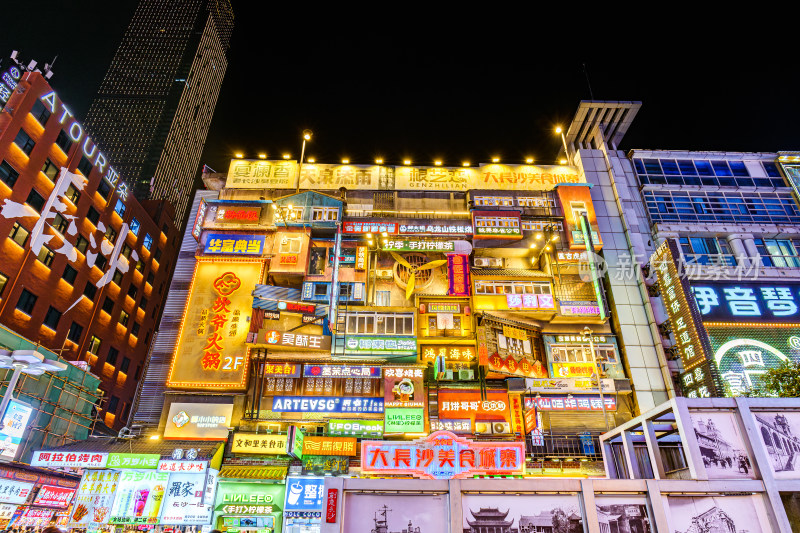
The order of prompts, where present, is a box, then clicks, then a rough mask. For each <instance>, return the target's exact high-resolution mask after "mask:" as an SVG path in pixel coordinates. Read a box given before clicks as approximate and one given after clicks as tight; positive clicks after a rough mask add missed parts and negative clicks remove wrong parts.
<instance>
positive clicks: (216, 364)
mask: <svg viewBox="0 0 800 533" xmlns="http://www.w3.org/2000/svg"><path fill="white" fill-rule="evenodd" d="M262 268H263V263H261V262H251V261H235V262H234V261H231V262H211V261H201V262H199V263H198V264H197V268H196V270H195V275H194V280H193V282H192V287H191V290H190V291H189V301H188V303H187V306H186V312H185V314H184V320H183V325H182V327H181V335H180V337H179V340H178V345H177V347H176V350H175V355H174V356H173V358H172V365H171V367H170V372H169V377H168V378H167V385H168V386H170V387H181V388H203V389H213V388H242V387H244V383H245V377H246V374H247V349H246V346H245V340H246V339H247V331H248V323H247V317H248V316H249V315H250V313H251V312H252V304H253V297H252V292H253V288H254V287H255V286H256V284H257V283H259V282H260V281H261V272H262Z"/></svg>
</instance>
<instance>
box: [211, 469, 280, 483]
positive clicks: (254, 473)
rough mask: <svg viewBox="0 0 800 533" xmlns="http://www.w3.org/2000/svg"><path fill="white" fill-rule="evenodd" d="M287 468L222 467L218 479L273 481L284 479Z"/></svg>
mask: <svg viewBox="0 0 800 533" xmlns="http://www.w3.org/2000/svg"><path fill="white" fill-rule="evenodd" d="M288 471H289V468H288V467H286V466H223V467H222V470H220V471H219V477H220V478H230V479H275V480H281V479H284V478H285V477H286V473H287V472H288Z"/></svg>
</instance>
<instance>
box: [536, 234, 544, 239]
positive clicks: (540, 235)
mask: <svg viewBox="0 0 800 533" xmlns="http://www.w3.org/2000/svg"><path fill="white" fill-rule="evenodd" d="M536 238H537V239H542V238H544V235H542V234H541V233H537V234H536Z"/></svg>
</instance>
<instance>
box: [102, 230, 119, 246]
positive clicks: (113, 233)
mask: <svg viewBox="0 0 800 533" xmlns="http://www.w3.org/2000/svg"><path fill="white" fill-rule="evenodd" d="M105 238H106V239H108V242H110V243H112V244H113V243H114V241H116V240H117V230H115V229H114V228H112V227H111V226H109V227H108V228H107V229H106V234H105Z"/></svg>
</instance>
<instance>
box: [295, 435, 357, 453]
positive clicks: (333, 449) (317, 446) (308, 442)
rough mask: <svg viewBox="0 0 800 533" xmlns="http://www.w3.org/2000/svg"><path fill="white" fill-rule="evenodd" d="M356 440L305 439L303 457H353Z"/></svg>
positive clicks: (312, 437)
mask: <svg viewBox="0 0 800 533" xmlns="http://www.w3.org/2000/svg"><path fill="white" fill-rule="evenodd" d="M356 452H357V450H356V439H354V438H350V437H314V436H309V437H306V438H305V440H304V442H303V455H347V456H352V457H355V455H356Z"/></svg>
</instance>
